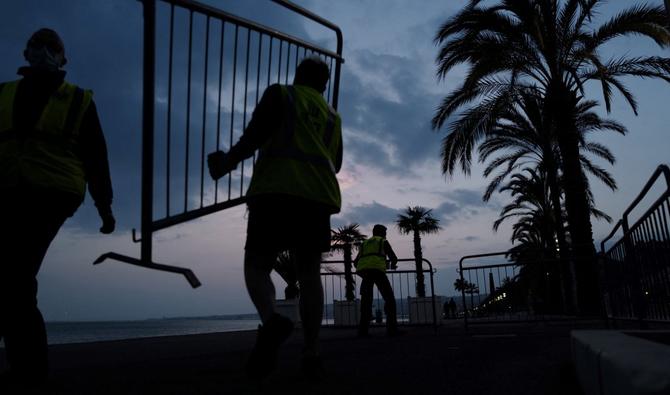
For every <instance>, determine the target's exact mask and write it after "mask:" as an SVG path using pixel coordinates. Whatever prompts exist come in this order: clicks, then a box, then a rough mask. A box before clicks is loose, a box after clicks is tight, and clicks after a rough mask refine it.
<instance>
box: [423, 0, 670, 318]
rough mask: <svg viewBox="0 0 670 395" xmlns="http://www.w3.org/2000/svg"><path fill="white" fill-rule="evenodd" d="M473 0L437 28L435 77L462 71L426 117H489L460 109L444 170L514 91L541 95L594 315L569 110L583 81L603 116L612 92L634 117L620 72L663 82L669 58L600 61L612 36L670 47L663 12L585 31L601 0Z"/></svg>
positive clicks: (467, 162) (588, 240)
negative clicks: (597, 91)
mask: <svg viewBox="0 0 670 395" xmlns="http://www.w3.org/2000/svg"><path fill="white" fill-rule="evenodd" d="M481 3H482V2H481V0H471V1H470V2H469V4H468V5H467V6H466V7H465V8H464V9H463V10H462V11H461V12H460V13H458V14H457V15H455V16H454V17H452V18H450V19H449V20H447V21H446V22H445V23H444V24H443V25H442V26H441V27H440V29H439V31H438V33H437V35H436V38H435V41H436V42H437V44H439V45H440V51H439V55H438V58H437V62H438V72H437V74H438V76H439V77H442V78H444V77H445V76H446V75H447V73H448V72H450V71H451V70H452V69H453V68H454V67H455V66H458V65H460V64H463V63H465V64H467V65H469V66H470V67H469V70H468V74H467V76H466V78H465V79H464V81H463V83H462V85H461V86H460V87H458V88H456V89H455V90H454V91H453V92H451V93H450V94H449V95H448V96H446V97H445V98H444V99H443V101H442V103H441V104H440V106H439V108H438V111H437V113H436V114H435V116H434V118H433V127H434V128H435V129H440V128H441V127H442V126H443V125H444V123H445V122H446V120H447V119H448V118H450V117H451V115H453V114H454V113H455V112H457V111H459V110H460V109H462V108H463V107H466V106H468V105H469V104H470V103H472V102H473V101H476V100H482V102H483V103H484V104H485V107H486V108H488V109H490V110H491V114H492V115H491V116H489V117H487V116H482V115H481V114H473V113H472V111H468V110H466V111H464V112H463V113H462V114H461V115H460V116H459V118H458V119H457V120H456V121H455V122H456V123H460V124H462V125H464V126H466V127H465V128H462V129H453V128H452V129H451V133H450V134H449V135H447V137H446V138H445V140H444V144H443V152H442V156H443V171H444V172H445V173H449V174H452V173H453V172H454V170H455V169H456V166H457V164H459V163H460V165H461V168H462V169H463V170H464V171H466V172H469V170H470V166H471V161H472V151H473V149H474V147H475V145H476V143H477V142H478V141H479V140H480V139H481V138H482V137H484V133H485V130H486V126H487V124H490V123H492V122H495V119H494V116H495V113H496V112H495V111H494V110H495V109H497V108H503V107H509V106H511V105H513V104H514V102H515V100H516V99H517V98H518V95H519V93H520V92H523V91H525V90H528V89H537V90H539V91H540V92H541V93H542V95H543V97H544V99H545V116H546V119H547V122H546V123H547V124H548V125H550V126H551V127H552V128H554V130H555V134H556V136H557V142H558V147H559V151H560V155H561V167H562V170H563V174H564V191H565V208H566V212H567V217H568V226H569V231H570V236H571V241H572V251H573V254H574V256H575V258H576V260H577V269H578V280H579V281H580V282H582V283H583V285H584V286H580V287H578V292H579V297H580V304H581V305H582V307H583V311H584V312H585V313H595V312H597V310H598V309H599V302H598V295H597V293H595V292H592V290H593V289H594V288H595V287H592V286H591V284H594V283H595V282H596V271H595V247H594V245H593V231H592V227H591V221H590V207H589V202H588V196H587V194H586V193H584V191H586V190H587V188H586V187H587V179H586V177H585V175H584V173H583V171H582V167H581V164H580V159H579V134H578V131H577V125H576V123H577V121H576V118H577V116H576V108H577V106H578V105H579V104H580V102H582V101H584V100H585V97H584V95H585V91H584V85H585V84H586V83H587V82H588V81H591V80H594V81H597V82H599V83H600V86H601V88H602V93H603V98H604V102H605V107H606V109H607V111H610V109H611V99H612V95H613V91H614V90H616V91H618V92H619V93H620V94H621V95H622V96H623V97H624V99H625V100H626V101H627V102H628V104H629V105H630V106H631V108H632V109H633V111H634V112H635V113H637V103H636V101H635V98H634V97H633V95H632V93H631V92H630V91H629V90H628V88H627V87H626V86H625V85H624V83H623V82H622V78H623V77H626V76H638V77H648V78H661V79H663V80H666V81H669V82H670V59H667V58H661V57H657V56H650V57H629V56H623V57H615V58H611V59H607V60H605V59H602V58H601V56H600V52H601V50H602V47H603V46H604V45H605V44H607V43H608V42H609V41H610V40H612V39H614V38H616V37H621V36H628V35H640V36H644V37H647V38H651V39H652V40H654V41H655V42H656V43H657V44H658V45H659V46H661V47H666V46H668V45H669V44H670V31H669V30H668V27H667V19H666V15H665V10H664V9H663V7H660V6H648V5H634V6H632V7H630V8H628V9H627V10H624V11H622V12H620V13H619V14H618V15H616V16H615V17H613V18H612V19H610V20H609V21H607V22H606V23H604V24H602V25H600V26H598V27H592V26H591V23H592V18H593V17H594V16H595V15H596V10H597V8H598V6H600V5H601V4H602V3H604V0H564V1H561V0H500V1H499V3H497V4H493V5H491V6H482V5H481Z"/></svg>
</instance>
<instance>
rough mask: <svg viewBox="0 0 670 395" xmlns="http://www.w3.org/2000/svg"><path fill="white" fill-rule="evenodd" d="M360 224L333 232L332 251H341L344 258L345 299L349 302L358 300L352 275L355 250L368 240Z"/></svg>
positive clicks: (342, 227) (341, 227)
mask: <svg viewBox="0 0 670 395" xmlns="http://www.w3.org/2000/svg"><path fill="white" fill-rule="evenodd" d="M358 226H359V225H358V224H357V223H353V224H350V225H345V226H340V227H338V228H337V230H332V229H331V232H332V237H331V240H332V242H333V243H332V245H331V247H330V249H331V250H332V251H341V252H342V256H343V258H344V281H345V297H346V298H347V300H348V301H353V300H355V299H356V283H355V282H354V276H353V275H352V273H351V266H352V262H353V249H354V248H355V247H357V246H359V245H360V243H361V242H363V241H364V240H365V239H366V236H365V235H364V234H362V233H361V231H360V230H359V229H358Z"/></svg>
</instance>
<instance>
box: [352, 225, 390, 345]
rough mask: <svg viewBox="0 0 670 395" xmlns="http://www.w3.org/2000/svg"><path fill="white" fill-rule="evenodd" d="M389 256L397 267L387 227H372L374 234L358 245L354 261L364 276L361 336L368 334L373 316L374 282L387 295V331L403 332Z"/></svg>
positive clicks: (382, 293) (385, 305)
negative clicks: (400, 330)
mask: <svg viewBox="0 0 670 395" xmlns="http://www.w3.org/2000/svg"><path fill="white" fill-rule="evenodd" d="M386 257H388V258H389V260H390V262H391V265H390V267H391V269H396V268H397V267H398V257H397V256H396V255H395V253H394V252H393V248H391V244H389V242H388V241H387V240H386V227H385V226H384V225H379V224H377V225H375V226H374V227H373V228H372V237H370V238H369V239H367V240H365V241H364V242H363V244H362V245H361V247H360V248H359V249H358V256H357V257H356V259H355V261H354V266H356V274H357V275H359V276H360V277H361V278H362V279H363V280H362V281H361V320H360V322H359V324H358V335H359V336H361V337H365V336H368V330H369V328H370V320H371V318H372V290H373V286H375V285H376V286H377V289H378V290H379V293H380V294H381V295H382V298H384V312H385V313H386V334H387V335H389V336H395V335H397V334H400V332H399V331H398V321H397V317H396V306H395V296H394V295H393V288H391V283H390V282H389V280H388V278H387V277H386V268H387V263H386Z"/></svg>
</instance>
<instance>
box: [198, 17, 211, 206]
mask: <svg viewBox="0 0 670 395" xmlns="http://www.w3.org/2000/svg"><path fill="white" fill-rule="evenodd" d="M205 35H206V36H205V77H204V81H203V84H204V86H203V89H202V91H203V93H202V141H201V145H200V207H201V208H202V207H203V199H204V196H205V160H206V159H205V132H206V130H207V75H208V72H209V16H208V17H207V26H206V28H205Z"/></svg>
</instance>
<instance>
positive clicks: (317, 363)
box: [300, 355, 326, 380]
mask: <svg viewBox="0 0 670 395" xmlns="http://www.w3.org/2000/svg"><path fill="white" fill-rule="evenodd" d="M300 370H301V371H302V374H303V376H305V378H306V379H307V380H322V379H323V378H324V377H325V376H326V370H325V369H324V368H323V361H322V360H321V357H320V356H318V355H303V357H302V359H301V360H300Z"/></svg>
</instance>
